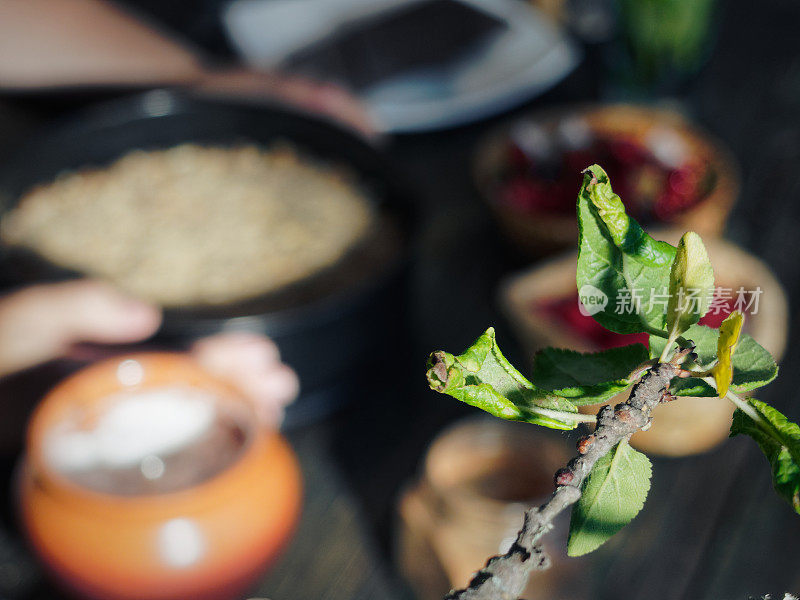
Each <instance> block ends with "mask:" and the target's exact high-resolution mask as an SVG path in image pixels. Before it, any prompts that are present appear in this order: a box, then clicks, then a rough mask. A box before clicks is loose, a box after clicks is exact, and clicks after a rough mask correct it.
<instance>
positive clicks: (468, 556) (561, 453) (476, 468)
mask: <svg viewBox="0 0 800 600" xmlns="http://www.w3.org/2000/svg"><path fill="white" fill-rule="evenodd" d="M548 434H549V435H548ZM572 453H573V449H572V447H571V445H570V444H569V443H568V442H567V441H566V440H565V439H563V438H562V437H560V436H559V435H558V434H555V435H553V434H551V432H545V431H541V430H537V429H536V428H532V427H530V426H529V425H527V424H521V423H508V422H505V421H501V420H499V419H489V418H485V417H479V418H468V419H465V420H463V421H460V422H458V423H456V424H455V425H453V426H451V427H449V428H448V429H446V430H445V431H444V432H442V433H441V434H440V435H439V436H438V437H437V438H436V439H435V440H434V442H433V443H432V444H431V447H430V449H429V450H428V453H427V455H426V457H425V462H424V471H423V473H422V476H421V477H420V479H419V480H418V481H417V482H415V484H414V485H413V486H410V487H409V488H408V489H407V490H406V491H405V493H404V494H403V496H402V497H401V499H400V503H399V507H398V510H399V517H400V531H399V535H398V536H397V538H398V548H397V555H398V561H399V563H400V569H401V571H402V572H403V574H404V575H405V576H406V578H407V579H408V580H409V582H410V583H411V585H412V586H413V587H414V589H415V591H416V592H417V597H418V598H420V600H435V599H437V598H441V597H442V596H443V595H444V594H445V593H446V592H447V591H448V590H449V589H451V588H460V587H463V586H465V585H466V584H467V583H468V582H469V580H470V579H471V576H472V574H473V573H474V572H475V571H476V570H478V569H479V568H481V567H482V566H483V565H484V564H485V562H486V559H487V558H488V557H489V556H493V555H495V554H498V553H502V552H505V551H506V550H507V549H508V547H509V546H510V545H511V543H512V542H513V541H514V539H515V538H516V534H517V532H518V531H519V528H520V527H521V525H522V522H523V518H524V517H523V515H524V512H525V510H526V509H527V508H528V507H530V506H531V505H536V504H539V503H542V502H544V501H545V500H546V499H547V497H548V496H549V495H550V493H551V492H552V490H553V473H554V472H555V471H556V470H557V469H558V468H559V467H561V466H563V465H564V464H566V462H567V461H568V460H569V459H570V457H571V456H572ZM561 517H563V518H559V519H557V521H556V524H555V527H556V528H557V529H558V530H559V532H560V533H561V535H554V536H552V537H551V538H548V539H563V536H566V534H567V529H568V524H569V518H568V515H566V514H564V515H561ZM544 544H545V546H546V551H547V553H548V555H549V556H550V557H551V559H552V568H551V569H549V570H548V571H545V572H542V573H538V574H537V576H536V577H535V578H534V579H533V580H532V582H531V584H530V585H529V586H528V589H526V591H525V594H524V597H525V598H528V599H530V600H544V599H547V600H551V599H553V598H568V597H584V596H581V595H580V594H578V593H577V589H578V588H579V587H580V586H582V585H583V584H584V581H583V579H582V578H581V577H580V575H579V572H580V569H581V568H582V566H583V565H582V563H581V562H580V561H579V560H574V559H568V558H567V556H566V553H565V550H564V548H563V546H558V545H551V544H550V543H549V542H548V541H547V540H545V541H544ZM572 592H575V593H574V594H573V593H572Z"/></svg>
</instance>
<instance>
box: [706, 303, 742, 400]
mask: <svg viewBox="0 0 800 600" xmlns="http://www.w3.org/2000/svg"><path fill="white" fill-rule="evenodd" d="M743 322H744V315H743V314H742V313H741V312H740V311H738V310H735V311H733V312H732V313H731V314H729V315H728V316H727V317H726V318H725V320H724V321H723V322H722V323H721V324H720V326H719V338H717V364H716V366H715V367H714V369H713V372H714V381H715V382H716V384H717V394H718V395H719V397H720V398H724V397H725V396H726V395H727V393H728V388H729V387H730V385H731V381H733V353H734V352H735V351H736V345H737V344H738V343H739V336H740V335H741V333H742V323H743Z"/></svg>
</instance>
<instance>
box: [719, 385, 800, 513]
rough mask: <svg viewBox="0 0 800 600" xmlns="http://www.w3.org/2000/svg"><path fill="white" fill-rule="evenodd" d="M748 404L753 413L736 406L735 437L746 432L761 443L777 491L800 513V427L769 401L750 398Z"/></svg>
mask: <svg viewBox="0 0 800 600" xmlns="http://www.w3.org/2000/svg"><path fill="white" fill-rule="evenodd" d="M747 404H748V405H749V407H750V408H751V409H753V413H752V414H748V412H750V411H747V412H745V411H744V410H742V409H741V408H737V409H736V412H734V413H733V422H732V423H731V437H733V436H735V435H739V434H745V435H749V436H750V437H751V438H753V439H754V440H755V441H756V442H757V443H758V445H759V447H760V448H761V451H762V452H763V453H764V455H765V456H766V457H767V460H768V461H769V464H770V465H771V466H772V483H773V485H774V486H775V491H777V492H778V495H780V496H781V497H782V498H784V499H785V500H787V501H788V502H789V504H791V505H792V508H794V510H795V512H797V513H798V514H800V426H798V425H797V423H792V422H791V421H789V420H788V419H787V418H786V417H785V416H784V415H783V414H782V413H780V412H779V411H777V410H775V409H774V408H772V407H771V406H770V405H768V404H766V403H765V402H761V401H760V400H755V399H754V398H750V399H748V400H747ZM744 408H747V407H746V406H745V407H744ZM754 417H755V418H754Z"/></svg>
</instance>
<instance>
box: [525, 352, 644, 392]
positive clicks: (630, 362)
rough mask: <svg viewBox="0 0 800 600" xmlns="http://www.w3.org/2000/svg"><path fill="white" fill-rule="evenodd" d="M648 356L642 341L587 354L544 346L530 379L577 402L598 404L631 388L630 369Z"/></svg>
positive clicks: (536, 359)
mask: <svg viewBox="0 0 800 600" xmlns="http://www.w3.org/2000/svg"><path fill="white" fill-rule="evenodd" d="M648 358H649V355H648V352H647V348H645V347H644V345H642V344H633V345H631V346H623V347H621V348H611V349H610V350H603V351H602V352H592V353H586V354H582V353H580V352H575V351H573V350H561V349H558V348H545V349H544V350H541V351H540V352H538V353H537V354H536V357H535V358H534V360H533V375H532V377H531V380H532V381H533V384H534V385H535V386H537V387H540V388H543V389H545V390H549V391H550V392H552V393H553V394H555V395H556V396H561V397H562V398H569V401H570V402H572V403H573V404H574V405H575V406H584V405H587V404H599V403H601V402H605V401H606V400H608V399H609V398H611V397H613V396H615V395H616V394H618V393H620V392H621V391H623V390H625V389H627V388H629V387H630V386H631V384H632V383H633V381H632V380H631V379H630V377H631V373H632V372H633V371H634V370H635V369H636V368H637V367H638V366H640V365H641V364H642V363H643V362H645V361H646V360H647V359H648Z"/></svg>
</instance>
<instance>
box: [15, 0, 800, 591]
mask: <svg viewBox="0 0 800 600" xmlns="http://www.w3.org/2000/svg"><path fill="white" fill-rule="evenodd" d="M723 8H724V10H723V11H722V21H721V23H720V25H719V40H718V45H717V48H716V51H715V53H714V55H713V57H712V59H711V61H710V63H709V64H708V65H707V67H706V68H705V69H704V71H703V73H702V75H701V76H700V77H699V78H697V79H696V80H695V81H694V82H693V83H692V84H691V85H690V87H689V89H688V90H687V91H686V92H685V93H684V94H682V95H681V96H680V97H679V98H678V100H679V102H680V103H681V104H682V106H683V107H684V108H685V109H686V110H687V112H689V114H690V115H691V116H693V117H694V118H695V119H696V120H697V121H698V122H699V123H701V124H702V125H703V126H705V127H706V128H707V129H708V130H710V131H711V132H712V133H714V134H715V135H716V136H717V137H719V138H721V139H722V140H723V141H724V142H726V143H727V144H728V145H729V146H730V147H731V149H732V150H733V152H734V154H735V156H736V157H737V158H738V160H739V161H740V163H741V165H742V173H743V183H744V185H743V193H742V196H741V199H740V202H739V204H738V205H737V206H736V208H735V210H734V212H733V215H732V220H731V223H730V227H729V237H730V238H731V239H733V240H734V241H736V242H737V243H739V244H741V245H743V246H744V247H746V248H747V249H749V250H750V251H752V252H753V253H755V254H756V255H758V256H760V257H761V258H763V259H764V260H765V261H766V262H767V263H769V264H770V265H771V266H772V268H773V269H774V271H775V273H776V274H777V276H778V278H779V279H780V280H781V281H782V282H783V284H784V286H785V287H786V290H787V292H788V294H789V298H790V303H791V313H792V316H793V317H795V316H796V314H797V310H796V309H797V307H798V306H800V305H798V298H800V296H799V294H800V288H799V286H800V252H799V251H798V250H797V248H796V246H795V244H797V243H798V241H800V233H799V231H800V230H799V228H800V43H798V42H799V41H800V34H798V33H797V31H798V23H800V4H798V3H797V2H796V1H795V0H767V1H765V2H761V3H758V4H756V3H752V2H746V1H745V0H736V1H731V2H727V3H724V6H723ZM593 75H594V73H593V71H592V70H591V69H588V68H584V69H583V70H582V71H580V72H579V73H577V74H576V75H575V76H574V77H571V78H570V79H569V80H568V81H567V82H565V83H564V84H563V85H561V86H559V88H557V89H556V90H554V91H553V92H552V93H550V94H548V95H546V96H545V97H543V98H541V99H539V100H537V101H536V102H535V103H532V104H531V105H530V106H528V107H525V109H530V108H533V107H536V106H545V105H551V104H554V103H556V102H562V101H565V100H584V99H591V98H593V97H594V96H595V94H594V90H595V89H596V83H597V82H596V80H595V79H593ZM12 110H13V111H16V114H15V116H14V118H13V119H10V118H8V115H10V114H11V112H12ZM516 112H519V111H516ZM4 116H5V117H6V123H7V125H6V129H5V131H6V132H11V133H7V135H6V137H5V140H6V143H5V144H2V147H0V155H1V153H3V152H9V151H13V145H11V143H10V141H11V140H13V139H15V138H14V136H13V135H12V134H16V135H21V134H24V132H25V131H26V128H27V127H32V126H33V125H35V124H36V123H37V122H38V121H39V120H40V118H39V115H38V114H36V113H35V111H34V112H31V111H28V110H26V109H24V108H23V109H20V108H19V107H18V105H15V106H14V108H13V109H11V108H8V107H6V108H5V109H4V108H2V107H0V127H2V123H3V122H4V121H3V117H4ZM510 116H511V115H506V116H505V117H503V118H510ZM503 118H501V119H495V120H494V121H492V122H486V123H481V124H478V125H474V126H470V127H466V128H461V129H458V130H454V131H449V132H443V133H437V134H428V135H421V136H409V137H404V138H400V139H398V140H395V141H394V142H393V143H392V146H391V148H390V152H391V155H392V157H393V158H394V159H395V162H396V163H397V165H398V166H399V167H400V168H401V170H402V171H403V172H404V173H405V175H406V176H407V178H408V180H409V181H410V182H411V183H412V184H413V185H414V186H415V187H416V188H417V190H418V192H419V195H418V197H419V206H420V209H421V211H420V212H421V214H422V215H423V216H424V222H423V223H422V231H421V235H420V243H419V248H418V260H417V261H416V263H415V267H414V269H413V272H412V276H411V282H410V289H409V291H408V305H409V307H410V318H409V321H410V322H409V334H410V336H409V337H410V339H411V343H410V344H409V345H408V346H407V347H405V348H400V349H399V350H398V352H397V353H396V354H394V355H392V356H386V357H385V362H384V363H383V365H384V369H383V374H384V376H386V377H388V378H389V379H390V381H389V382H388V383H384V384H383V385H381V386H379V387H378V388H377V389H374V390H373V389H370V388H371V386H365V389H364V391H363V392H361V393H359V394H356V397H354V398H353V403H352V405H351V406H350V407H349V408H348V409H346V410H345V411H344V412H342V413H340V414H339V415H337V416H335V417H333V418H331V419H329V420H327V421H324V422H320V423H317V424H316V425H312V426H308V427H305V428H302V429H297V430H294V431H292V432H290V433H289V437H290V439H291V441H292V443H293V444H294V446H295V448H296V449H297V451H298V454H299V456H300V458H301V461H302V464H303V470H304V476H305V481H306V488H307V495H306V506H305V509H304V510H305V512H304V517H303V520H302V523H301V526H300V529H299V531H298V532H297V535H296V536H295V538H294V540H293V542H292V544H291V545H290V547H289V548H288V550H287V552H286V553H285V555H284V556H283V557H282V558H281V560H280V561H279V562H278V564H277V565H276V566H275V568H274V569H273V570H272V571H271V572H270V573H269V574H268V575H266V576H265V578H264V581H263V583H262V585H261V586H260V587H259V590H258V591H259V594H260V595H262V596H268V597H270V598H272V599H273V600H288V599H295V598H303V599H312V598H313V599H315V600H316V599H324V600H340V599H341V600H345V599H347V600H351V599H362V598H363V599H365V600H366V599H370V600H372V599H375V600H381V599H386V600H390V599H391V600H394V599H398V600H399V599H403V598H410V593H409V591H408V589H407V588H406V587H405V586H404V584H403V583H402V582H401V580H400V578H399V577H398V576H397V574H396V573H395V571H394V569H393V566H392V564H393V563H392V546H393V540H394V535H393V532H394V519H395V502H396V500H397V494H398V492H399V490H400V489H401V487H402V486H403V484H404V483H405V482H406V481H408V480H409V478H411V477H413V476H414V474H415V473H416V470H417V469H418V463H419V460H420V458H421V456H422V455H423V453H424V450H425V448H426V446H427V444H428V443H429V442H430V440H431V439H432V437H433V436H434V435H435V434H436V432H437V431H439V430H440V429H441V428H442V427H443V426H445V425H446V424H447V423H450V422H452V421H453V420H455V419H457V418H459V417H461V416H463V415H466V414H472V411H471V410H469V409H468V408H467V407H463V406H461V405H459V404H458V403H456V402H455V401H453V400H451V399H449V398H446V397H443V396H439V395H436V394H433V393H432V392H429V391H428V390H427V389H426V386H425V382H424V378H423V376H422V375H423V369H424V360H425V357H426V355H427V353H428V352H430V351H431V350H433V349H437V348H449V349H459V348H462V347H464V346H466V345H467V344H468V343H469V342H471V341H472V340H473V339H474V338H475V337H476V336H477V335H478V333H480V332H481V331H482V330H483V328H485V327H486V326H487V325H489V324H495V325H496V326H497V327H498V335H499V336H500V339H501V340H502V341H503V345H504V348H507V349H508V350H509V354H510V355H511V357H512V358H514V359H517V360H521V359H522V354H521V352H520V350H519V348H517V347H515V345H514V342H513V334H512V332H510V331H509V329H508V326H507V325H506V324H505V323H504V322H503V320H502V318H501V317H500V315H499V312H498V310H497V306H496V301H495V293H496V291H495V286H496V283H497V281H498V280H499V278H501V277H502V276H503V275H504V274H507V273H509V272H511V271H513V270H514V269H516V268H519V267H520V266H523V265H522V264H520V263H519V262H518V261H517V260H516V259H515V258H514V257H513V255H512V254H511V253H510V252H509V251H508V250H507V249H506V248H505V246H504V245H503V243H502V241H501V240H500V239H499V237H498V235H497V233H496V231H495V229H494V227H493V224H492V222H491V220H490V218H489V215H488V214H487V212H486V210H485V209H484V208H483V206H482V205H481V203H480V202H479V201H478V199H477V198H476V195H475V192H474V190H473V189H472V185H471V183H470V160H471V153H472V150H473V148H474V145H475V143H476V142H477V140H478V139H479V138H480V137H481V136H482V135H483V134H484V133H485V132H486V130H487V129H488V128H490V127H492V126H493V125H495V124H496V122H497V121H498V120H502V119H503ZM9 122H11V123H13V127H11V126H10V125H9V124H8V123H9ZM797 327H798V323H797V319H794V320H793V322H792V324H791V330H790V335H789V340H790V347H789V349H788V352H787V354H786V357H785V358H784V360H783V364H782V370H781V376H780V378H779V379H778V380H777V381H776V382H775V383H774V384H772V385H771V386H770V387H769V388H768V389H766V390H764V391H763V393H762V394H761V397H762V398H763V399H764V400H766V401H769V402H771V403H773V404H774V405H775V406H776V407H778V408H780V409H781V410H784V411H785V412H787V413H788V414H789V415H791V416H792V417H793V418H794V419H795V420H797V419H800V394H797V393H796V388H797V387H798V386H800V351H799V350H798V348H797V347H796V346H794V345H793V342H794V341H795V340H796V339H798V329H797ZM12 462H13V457H9V458H8V459H7V460H6V464H7V465H10V464H11V463H12ZM653 462H654V478H653V487H652V491H651V493H650V498H649V499H648V502H647V504H646V506H645V509H644V511H643V512H642V513H641V515H640V516H639V517H637V519H636V520H635V521H634V522H633V523H632V524H631V525H630V526H629V527H627V528H626V529H624V530H623V532H622V533H621V534H619V535H618V536H617V538H616V539H615V540H614V542H613V543H611V544H609V545H608V546H607V547H605V548H603V549H601V550H600V551H598V552H597V553H595V554H593V555H591V557H590V558H588V559H584V560H585V564H586V570H585V571H586V573H585V577H586V578H587V582H588V583H589V584H590V585H591V587H592V589H593V590H594V592H593V593H592V594H591V597H592V598H595V599H599V600H605V599H609V600H611V599H619V598H625V599H626V600H645V599H648V600H651V599H658V600H679V599H687V600H723V599H731V600H733V599H741V600H743V599H745V598H747V597H748V596H749V595H756V594H765V593H772V594H775V595H777V596H778V597H781V594H782V592H784V591H787V590H790V591H794V592H795V593H797V592H800V517H798V516H797V515H796V514H794V513H793V512H792V511H791V510H790V509H789V508H788V506H787V505H785V503H784V502H783V501H781V500H779V499H778V498H777V496H776V495H775V494H774V493H773V491H772V489H771V484H770V480H769V472H768V468H767V464H766V462H765V460H764V458H763V456H762V455H761V454H760V452H759V451H758V450H757V449H756V448H755V446H754V444H752V442H750V441H749V440H746V439H733V440H729V441H727V442H726V443H724V444H723V445H721V446H720V447H718V448H717V449H715V450H713V451H712V452H710V453H707V454H704V455H701V456H695V457H690V458H685V459H654V461H653ZM4 472H8V469H7V468H6V469H4ZM8 514H10V513H9V512H8V511H6V515H8ZM478 566H479V565H476V567H478ZM15 582H16V583H15ZM4 586H5V587H4ZM3 590H9V591H7V592H4V591H3ZM13 590H17V591H16V592H15V594H16V597H18V598H30V599H33V598H36V599H44V598H54V597H56V596H55V593H54V592H53V591H52V590H51V589H50V588H49V586H47V584H45V583H43V582H42V581H41V578H40V574H39V572H38V569H37V568H36V566H35V564H34V563H32V562H31V561H30V559H29V557H27V555H26V553H25V552H24V551H23V550H21V549H20V547H19V544H18V541H17V538H16V534H15V533H14V528H13V523H12V522H10V521H9V520H8V519H7V520H6V522H5V526H4V529H3V530H2V531H0V598H2V597H4V596H3V595H4V594H6V595H7V596H8V597H11V593H12V591H13Z"/></svg>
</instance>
